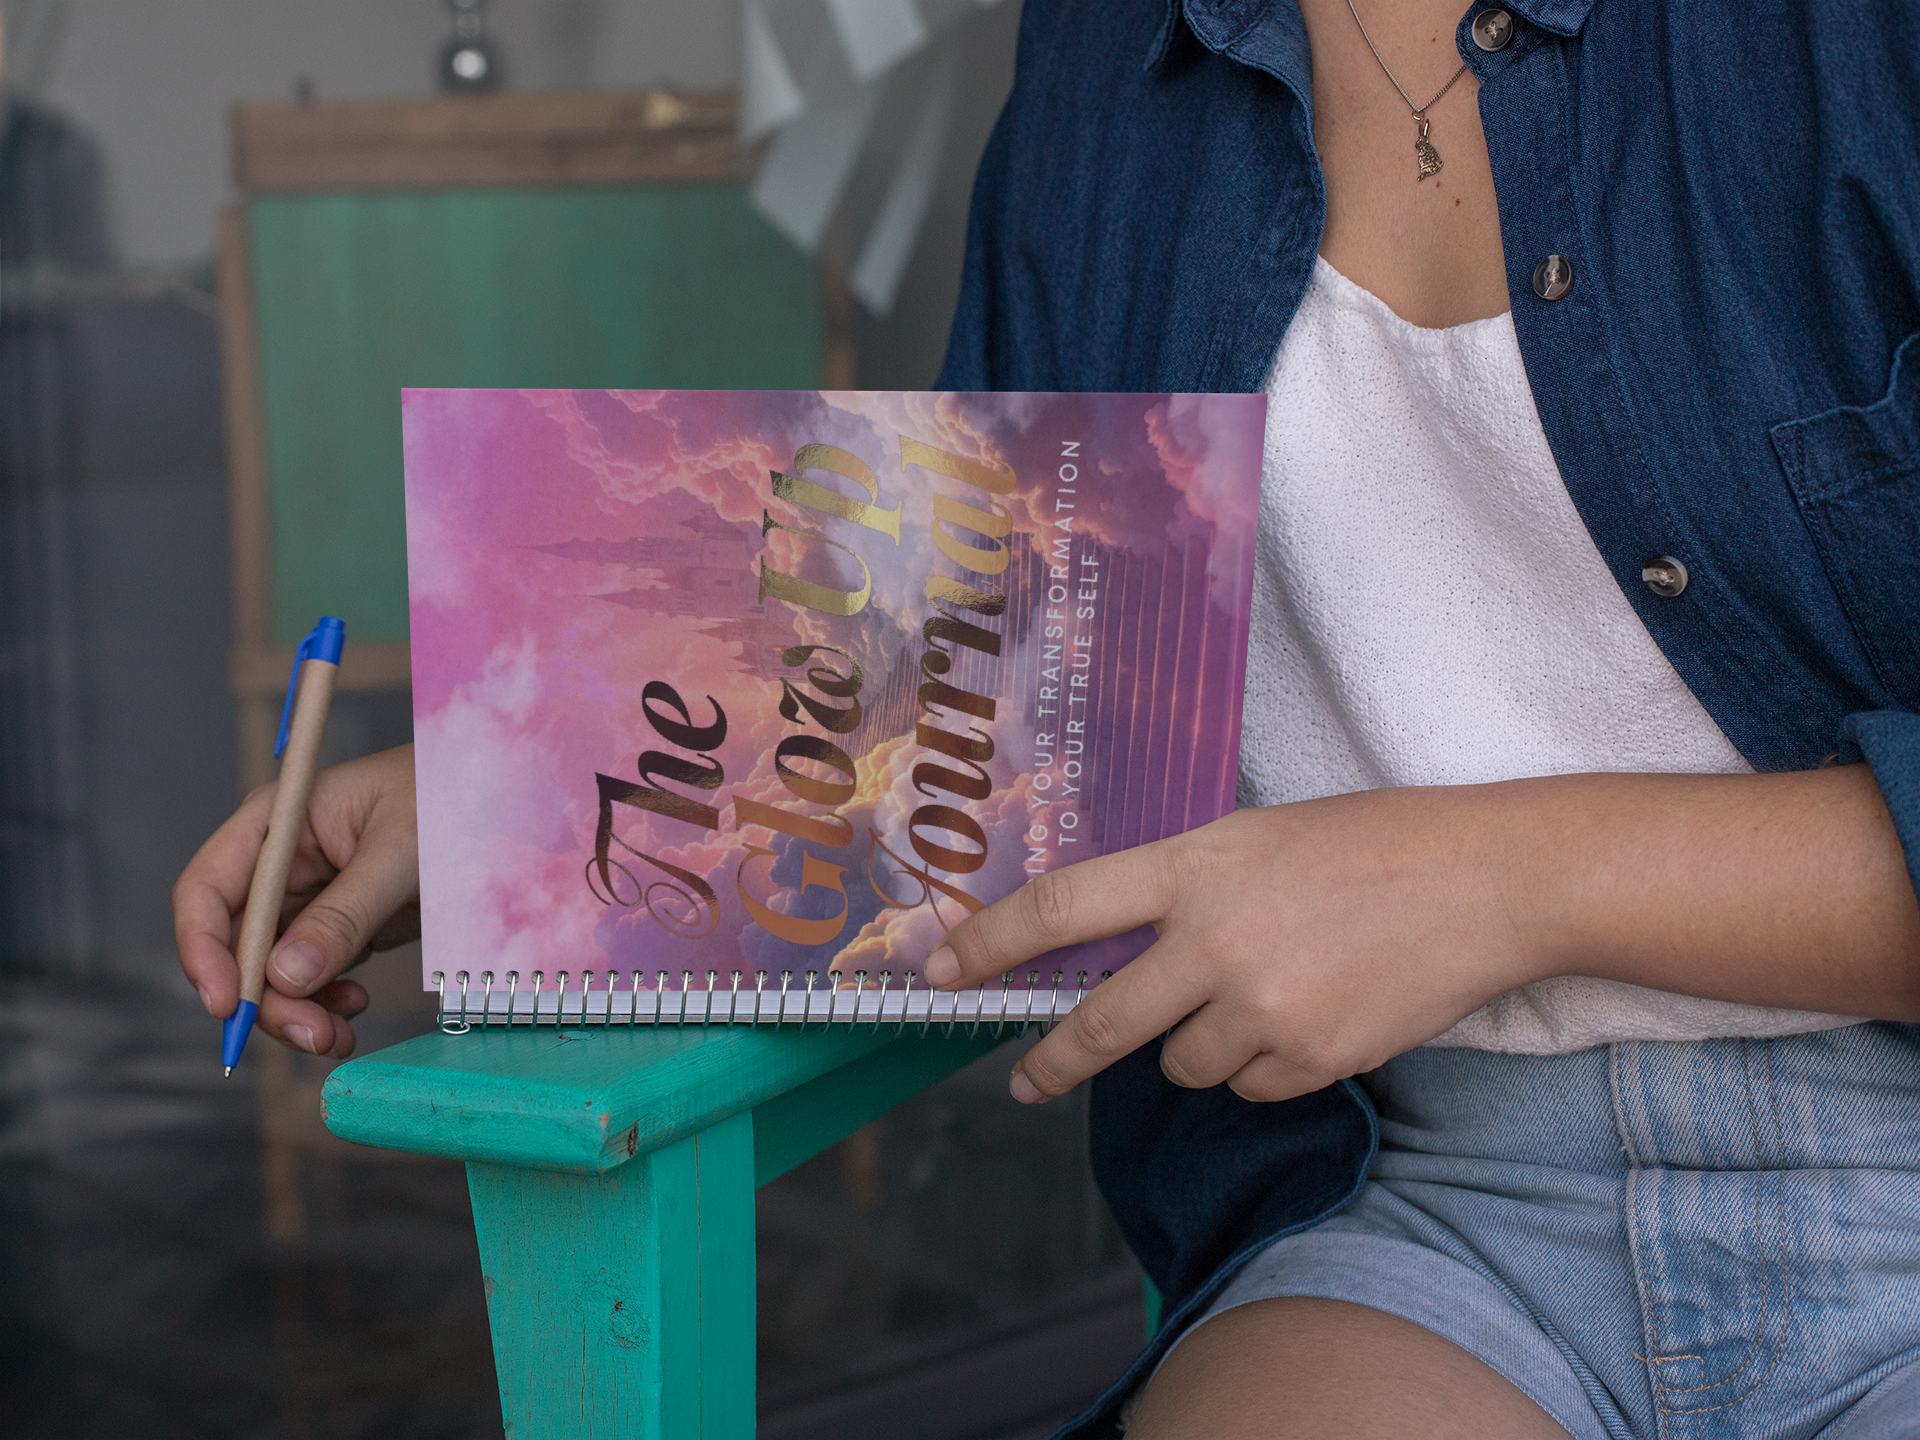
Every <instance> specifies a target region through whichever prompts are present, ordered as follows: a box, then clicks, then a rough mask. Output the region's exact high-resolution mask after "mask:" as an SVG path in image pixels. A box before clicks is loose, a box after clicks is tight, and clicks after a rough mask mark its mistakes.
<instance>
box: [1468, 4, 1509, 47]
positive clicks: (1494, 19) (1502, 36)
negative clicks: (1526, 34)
mask: <svg viewBox="0 0 1920 1440" xmlns="http://www.w3.org/2000/svg"><path fill="white" fill-rule="evenodd" d="M1512 39H1513V16H1511V15H1509V14H1508V13H1507V12H1506V11H1504V10H1482V11H1481V12H1480V13H1479V14H1478V15H1476V16H1474V17H1473V43H1474V44H1476V45H1478V46H1479V47H1480V48H1481V49H1482V50H1504V49H1506V48H1507V42H1508V41H1510V40H1512Z"/></svg>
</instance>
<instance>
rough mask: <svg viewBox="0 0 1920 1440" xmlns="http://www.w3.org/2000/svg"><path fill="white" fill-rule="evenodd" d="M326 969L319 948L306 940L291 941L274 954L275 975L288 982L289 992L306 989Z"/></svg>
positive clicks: (325, 963)
mask: <svg viewBox="0 0 1920 1440" xmlns="http://www.w3.org/2000/svg"><path fill="white" fill-rule="evenodd" d="M326 968H327V962H326V960H325V958H324V957H322V955H321V954H320V949H319V947H318V946H316V945H314V944H312V943H310V942H308V941H306V940H290V941H288V942H287V943H286V944H285V945H282V946H281V947H280V948H279V949H278V950H276V951H274V952H273V973H274V974H276V975H278V976H279V977H280V978H281V979H282V980H284V981H285V982H286V988H287V989H289V990H304V989H306V988H307V987H308V986H309V985H311V984H313V982H314V981H316V980H318V979H319V978H320V972H321V971H322V970H324V969H326Z"/></svg>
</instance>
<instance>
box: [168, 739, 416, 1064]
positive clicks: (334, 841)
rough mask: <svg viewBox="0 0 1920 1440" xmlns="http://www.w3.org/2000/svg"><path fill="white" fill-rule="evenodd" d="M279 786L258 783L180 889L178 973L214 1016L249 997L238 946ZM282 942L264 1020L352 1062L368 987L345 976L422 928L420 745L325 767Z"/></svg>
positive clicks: (296, 866) (283, 1034)
mask: <svg viewBox="0 0 1920 1440" xmlns="http://www.w3.org/2000/svg"><path fill="white" fill-rule="evenodd" d="M273 791H274V787H273V786H272V785H263V786H261V787H260V788H259V789H258V790H255V791H254V792H253V793H252V794H251V795H249V796H248V797H247V798H246V799H245V800H244V801H243V802H241V805H240V808H239V809H238V810H237V811H235V812H234V814H233V816H232V818H231V819H229V820H228V821H227V823H226V824H224V825H222V826H221V827H220V828H219V829H218V830H216V831H214V833H213V837H212V838H211V839H210V840H208V841H207V843H206V844H204V845H202V846H201V847H200V851H199V853H198V854H196V855H195V856H194V857H193V859H192V861H191V862H189V863H188V865H187V868H186V869H185V870H183V871H181V873H180V878H179V880H177V881H176V882H175V883H174V887H173V934H174V940H175V943H176V944H177V945H178V946H179V949H180V968H181V969H183V970H184V971H186V974H187V979H189V980H190V981H192V982H193V985H194V988H195V989H196V990H198V991H199V992H200V1001H201V1003H202V1004H203V1005H205V1006H206V1007H207V1013H208V1014H210V1015H212V1016H214V1017H215V1018H216V1019H225V1018H226V1017H227V1016H229V1015H231V1014H232V1013H233V1011H234V1007H235V1006H236V1005H237V1004H238V1003H239V1000H240V966H239V962H238V961H237V960H236V959H235V958H234V954H233V946H234V943H235V941H236V940H237V938H238V936H239V934H240V914H241V911H242V910H243V909H244V908H245V906H246V903H247V888H248V886H249V885H251V884H252V881H253V868H254V864H255V862H256V861H257V860H258V859H259V856H260V846H261V844H262V842H263V841H264V840H265V839H266V834H267V815H268V812H269V811H270V810H271V809H272V807H273ZM275 928H276V930H277V932H278V933H279V936H280V938H279V940H278V941H277V942H276V943H275V944H274V947H273V953H272V955H271V956H270V957H269V959H268V961H267V989H266V992H265V994H264V995H263V996H262V997H261V1001H260V1016H259V1019H258V1021H257V1022H256V1023H257V1024H258V1025H259V1027H260V1028H261V1029H262V1030H264V1031H266V1033H267V1034H269V1035H271V1036H273V1037H274V1038H275V1039H276V1040H279V1041H281V1042H282V1043H283V1044H286V1045H289V1046H291V1047H292V1048H293V1049H295V1050H303V1051H306V1052H308V1053H310V1054H314V1055H332V1056H334V1057H336V1058H338V1059H343V1060H344V1059H345V1058H346V1057H347V1056H349V1055H351V1054H352V1053H353V1045H354V1035H353V1024H352V1020H353V1017H354V1016H355V1015H358V1014H359V1013H360V1012H361V1011H362V1010H365V1009H366V1008H367V992H366V989H365V987H363V986H362V985H360V984H359V983H358V982H356V981H353V980H344V979H342V978H340V977H341V976H342V975H343V974H344V973H345V972H346V971H347V970H349V969H351V968H352V967H353V966H355V965H357V964H359V963H360V962H361V961H362V960H364V959H366V958H367V955H368V954H369V953H370V952H371V951H374V950H387V949H391V948H392V947H393V946H395V945H404V944H406V943H407V942H408V941H409V940H415V939H418V938H419V935H420V837H419V826H418V821H417V818H416V816H415V813H414V798H413V747H412V746H411V745H403V746H401V747H400V748H398V749H396V750H388V751H385V752H384V753H382V754H379V755H370V756H368V757H367V758H366V759H364V760H353V761H349V762H348V763H347V764H345V765H335V766H333V767H332V768H330V769H327V770H322V771H321V772H320V775H319V777H318V779H317V780H316V781H315V782H314V787H313V798H312V799H311V800H309V801H308V802H307V814H306V820H305V823H304V824H303V825H302V826H301V828H300V843H299V845H298V847H297V848H296V849H295V851H294V857H293V870H292V872H291V874H290V875H289V876H288V878H287V898H286V901H285V903H284V904H282V906H281V907H280V916H279V921H278V924H277V926H276V927H275Z"/></svg>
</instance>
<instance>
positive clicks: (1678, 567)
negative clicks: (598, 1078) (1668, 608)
mask: <svg viewBox="0 0 1920 1440" xmlns="http://www.w3.org/2000/svg"><path fill="white" fill-rule="evenodd" d="M1640 578H1641V579H1642V580H1644V581H1645V582H1646V584H1647V589H1649V590H1651V591H1652V592H1653V593H1654V594H1656V595H1658V596H1659V597H1660V598H1661V599H1662V600H1671V599H1673V597H1674V596H1676V595H1678V594H1679V593H1680V592H1681V591H1682V590H1684V589H1686V588H1687V567H1686V566H1684V565H1682V564H1681V563H1680V562H1679V561H1678V560H1676V559H1674V558H1673V556H1671V555H1656V556H1654V557H1653V559H1651V560H1649V561H1647V563H1646V564H1645V565H1643V566H1641V567H1640Z"/></svg>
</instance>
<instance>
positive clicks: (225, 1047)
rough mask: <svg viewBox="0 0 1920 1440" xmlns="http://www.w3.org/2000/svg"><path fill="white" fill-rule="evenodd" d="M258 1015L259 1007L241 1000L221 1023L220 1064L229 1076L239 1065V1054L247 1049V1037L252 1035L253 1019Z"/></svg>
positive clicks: (249, 1001) (248, 1001)
mask: <svg viewBox="0 0 1920 1440" xmlns="http://www.w3.org/2000/svg"><path fill="white" fill-rule="evenodd" d="M259 1013H260V1007H259V1006H258V1005H256V1004H254V1003H253V1001H251V1000H242V1001H241V1002H240V1005H239V1008H238V1009H236V1010H235V1011H234V1012H233V1014H231V1015H229V1016H228V1017H227V1018H226V1019H225V1020H224V1021H223V1022H221V1026H220V1063H221V1064H222V1065H223V1066H225V1067H226V1071H227V1073H228V1074H229V1075H231V1074H232V1073H233V1067H234V1066H236V1065H238V1064H239V1063H240V1052H241V1051H242V1050H244V1049H246V1048H247V1036H248V1035H250V1034H252V1033H253V1017H254V1016H256V1015H258V1014H259Z"/></svg>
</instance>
